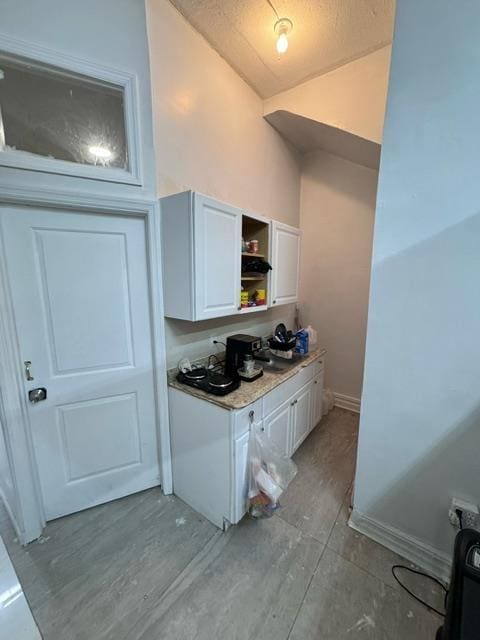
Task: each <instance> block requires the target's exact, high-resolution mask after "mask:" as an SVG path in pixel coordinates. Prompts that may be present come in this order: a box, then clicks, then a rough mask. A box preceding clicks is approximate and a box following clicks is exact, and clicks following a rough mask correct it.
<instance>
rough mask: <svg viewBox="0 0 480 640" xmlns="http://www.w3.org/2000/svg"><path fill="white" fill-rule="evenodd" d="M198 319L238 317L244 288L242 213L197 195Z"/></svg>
mask: <svg viewBox="0 0 480 640" xmlns="http://www.w3.org/2000/svg"><path fill="white" fill-rule="evenodd" d="M194 216H195V219H194V234H195V240H194V246H195V318H196V320H203V319H207V318H218V317H219V316H228V315H232V314H234V313H238V311H239V309H240V288H241V282H240V277H241V260H242V256H241V251H242V249H241V242H242V213H241V211H240V209H236V208H235V207H232V206H230V205H227V204H223V203H220V202H217V201H216V200H212V199H211V198H206V197H205V196H202V195H199V194H195V202H194Z"/></svg>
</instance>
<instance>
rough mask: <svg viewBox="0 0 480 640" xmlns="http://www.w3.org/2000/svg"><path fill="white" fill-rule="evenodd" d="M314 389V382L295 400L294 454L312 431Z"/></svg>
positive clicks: (293, 408)
mask: <svg viewBox="0 0 480 640" xmlns="http://www.w3.org/2000/svg"><path fill="white" fill-rule="evenodd" d="M312 387H313V383H312V382H309V383H308V384H306V385H305V386H304V387H303V388H302V389H301V390H300V391H298V393H297V394H296V395H295V398H294V400H293V406H292V411H293V414H294V415H293V420H292V454H293V453H294V452H295V451H296V450H297V449H298V447H299V446H300V445H301V444H302V442H303V441H304V440H305V438H306V437H307V436H308V434H309V433H310V431H311V430H312V391H313V389H312Z"/></svg>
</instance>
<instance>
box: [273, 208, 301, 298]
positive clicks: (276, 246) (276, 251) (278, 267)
mask: <svg viewBox="0 0 480 640" xmlns="http://www.w3.org/2000/svg"><path fill="white" fill-rule="evenodd" d="M272 240H273V242H272V245H273V247H272V248H273V251H272V267H273V270H272V289H271V301H272V304H273V305H277V306H278V305H279V304H289V303H291V302H296V301H297V300H298V277H299V271H300V229H296V228H295V227H290V226H289V225H287V224H283V223H281V222H276V221H275V220H274V221H273V222H272Z"/></svg>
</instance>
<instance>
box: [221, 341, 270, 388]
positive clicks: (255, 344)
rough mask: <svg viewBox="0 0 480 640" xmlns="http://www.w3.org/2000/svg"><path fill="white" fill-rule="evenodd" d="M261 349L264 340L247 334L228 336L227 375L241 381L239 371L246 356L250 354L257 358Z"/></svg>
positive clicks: (226, 353)
mask: <svg viewBox="0 0 480 640" xmlns="http://www.w3.org/2000/svg"><path fill="white" fill-rule="evenodd" d="M261 348H262V339H261V338H258V337H256V336H249V335H247V334H245V333H236V334H235V335H234V336H228V338H227V348H226V352H225V375H227V376H228V377H229V378H232V379H233V380H239V379H240V378H239V375H238V369H240V368H241V367H243V361H244V359H245V356H246V355H247V354H250V355H252V356H253V357H255V354H256V353H257V351H260V350H261Z"/></svg>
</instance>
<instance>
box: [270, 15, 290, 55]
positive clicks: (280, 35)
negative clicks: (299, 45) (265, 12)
mask: <svg viewBox="0 0 480 640" xmlns="http://www.w3.org/2000/svg"><path fill="white" fill-rule="evenodd" d="M292 29H293V23H292V21H291V20H289V19H288V18H280V19H279V20H277V22H276V23H275V26H274V27H273V30H274V32H275V34H276V36H277V44H276V47H277V51H278V53H280V54H282V53H285V51H286V50H287V49H288V35H289V33H290V32H291V30H292Z"/></svg>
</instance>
